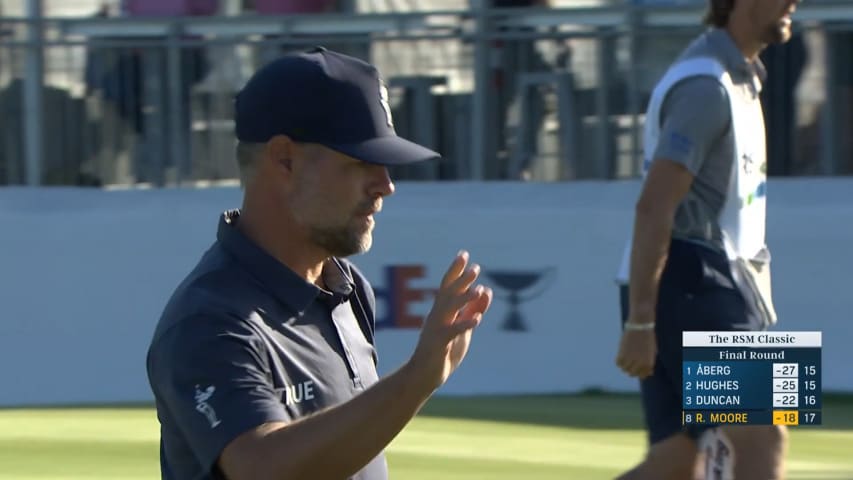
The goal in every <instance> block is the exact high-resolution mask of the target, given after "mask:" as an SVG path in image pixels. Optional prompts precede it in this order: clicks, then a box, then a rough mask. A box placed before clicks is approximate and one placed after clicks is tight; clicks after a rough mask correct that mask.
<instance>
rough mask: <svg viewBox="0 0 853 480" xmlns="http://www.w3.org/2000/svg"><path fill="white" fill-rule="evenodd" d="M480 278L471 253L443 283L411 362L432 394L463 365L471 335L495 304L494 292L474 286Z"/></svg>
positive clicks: (462, 255)
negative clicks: (493, 300) (471, 261)
mask: <svg viewBox="0 0 853 480" xmlns="http://www.w3.org/2000/svg"><path fill="white" fill-rule="evenodd" d="M479 275H480V266H479V265H477V264H470V265H469V261H468V252H465V251H462V252H459V253H458V254H457V255H456V258H455V259H454V260H453V263H451V264H450V267H449V268H448V269H447V272H445V274H444V277H443V278H442V279H441V285H440V286H439V288H438V291H437V292H436V295H435V300H434V301H433V305H432V309H431V310H430V312H429V314H428V315H427V317H426V319H425V320H424V325H423V328H422V329H421V334H420V338H419V340H418V345H417V347H415V352H414V354H413V355H412V359H411V361H410V363H411V364H412V365H413V367H414V368H415V369H416V370H417V371H418V375H424V377H423V380H424V381H425V382H426V387H427V388H429V389H430V391H432V390H435V389H436V388H438V387H439V386H441V385H442V384H444V382H446V381H447V379H448V378H449V377H450V375H451V374H452V373H453V372H454V371H455V370H456V368H457V367H458V366H459V364H460V363H462V359H463V358H465V354H466V353H467V352H468V346H469V345H470V344H471V334H472V333H473V331H474V328H476V327H477V326H478V325H479V324H480V322H481V321H482V319H483V314H485V313H486V310H488V309H489V305H490V304H491V303H492V290H491V289H490V288H488V287H485V286H483V285H474V282H475V281H476V280H477V277H478V276H479Z"/></svg>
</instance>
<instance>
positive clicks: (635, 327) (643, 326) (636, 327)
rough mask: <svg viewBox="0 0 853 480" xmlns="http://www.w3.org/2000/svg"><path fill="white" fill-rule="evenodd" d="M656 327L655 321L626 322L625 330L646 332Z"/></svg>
mask: <svg viewBox="0 0 853 480" xmlns="http://www.w3.org/2000/svg"><path fill="white" fill-rule="evenodd" d="M654 329H655V323H654V322H651V323H630V322H629V323H626V324H625V330H628V331H634V332H645V331H649V330H654Z"/></svg>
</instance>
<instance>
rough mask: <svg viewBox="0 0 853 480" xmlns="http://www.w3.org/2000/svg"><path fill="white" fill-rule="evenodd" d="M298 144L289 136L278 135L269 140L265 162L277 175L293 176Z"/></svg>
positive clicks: (265, 151)
mask: <svg viewBox="0 0 853 480" xmlns="http://www.w3.org/2000/svg"><path fill="white" fill-rule="evenodd" d="M297 148H298V147H297V145H296V143H295V142H294V141H293V140H292V139H291V138H290V137H288V136H287V135H276V136H274V137H272V138H271V139H269V141H268V142H267V146H266V149H265V150H264V162H267V163H268V166H269V167H272V169H271V171H273V172H276V173H277V174H284V175H287V176H290V175H292V174H293V167H294V154H295V153H296V149H297Z"/></svg>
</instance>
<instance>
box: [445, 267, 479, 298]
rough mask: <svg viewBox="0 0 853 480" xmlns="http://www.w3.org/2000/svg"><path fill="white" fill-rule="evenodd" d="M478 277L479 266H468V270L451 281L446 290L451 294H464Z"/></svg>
mask: <svg viewBox="0 0 853 480" xmlns="http://www.w3.org/2000/svg"><path fill="white" fill-rule="evenodd" d="M479 276H480V266H479V265H477V264H476V263H474V264H472V265H469V266H468V268H466V269H465V271H464V272H462V274H461V275H459V277H458V278H456V280H454V281H452V282H451V283H450V284H448V286H447V289H448V290H450V291H451V292H454V293H455V292H464V291H465V290H467V289H468V288H470V287H471V285H472V284H473V283H474V281H475V280H477V277H479Z"/></svg>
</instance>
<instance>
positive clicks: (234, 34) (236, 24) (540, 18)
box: [0, 0, 853, 185]
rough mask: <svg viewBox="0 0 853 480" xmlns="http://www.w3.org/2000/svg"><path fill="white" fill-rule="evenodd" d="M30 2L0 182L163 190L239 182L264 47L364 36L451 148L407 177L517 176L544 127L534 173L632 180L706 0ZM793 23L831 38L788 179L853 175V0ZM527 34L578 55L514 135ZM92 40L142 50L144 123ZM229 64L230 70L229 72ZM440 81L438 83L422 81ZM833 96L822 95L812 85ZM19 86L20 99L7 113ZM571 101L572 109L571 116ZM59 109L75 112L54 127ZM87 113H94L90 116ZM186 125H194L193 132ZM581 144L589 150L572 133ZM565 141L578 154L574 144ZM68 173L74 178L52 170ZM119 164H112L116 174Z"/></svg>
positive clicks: (7, 57) (417, 124)
mask: <svg viewBox="0 0 853 480" xmlns="http://www.w3.org/2000/svg"><path fill="white" fill-rule="evenodd" d="M31 3H34V4H37V3H38V2H31ZM30 13H31V15H30V18H2V19H0V35H2V36H0V39H2V44H0V88H7V87H10V86H13V85H17V86H18V87H19V88H20V90H11V89H9V88H7V90H6V91H7V93H9V97H8V98H5V100H4V98H3V97H2V96H0V122H2V125H4V126H5V125H12V126H17V127H18V128H17V129H13V131H12V132H11V133H10V132H6V133H5V134H4V136H3V137H0V184H4V183H12V184H13V183H21V184H28V185H40V184H45V183H48V184H56V183H58V184H69V183H71V184H73V183H77V182H78V181H79V180H80V179H79V177H80V175H79V174H80V173H81V172H80V170H81V169H82V170H87V171H88V172H89V173H91V174H92V175H93V176H95V177H97V178H96V181H95V182H94V183H96V184H121V183H140V181H145V182H148V183H152V184H155V185H167V184H182V183H185V182H188V181H198V180H227V179H234V178H236V174H235V173H236V172H235V171H234V169H233V166H230V167H229V166H228V165H229V164H233V161H232V154H231V151H230V149H229V148H226V147H228V146H229V145H230V144H229V134H230V131H231V129H232V128H233V124H232V123H231V118H230V106H229V102H230V98H231V96H232V95H233V93H234V91H236V89H237V88H239V84H240V81H242V80H245V78H246V76H247V75H248V74H250V73H251V71H252V70H253V69H254V68H255V67H256V65H257V64H258V63H260V62H261V61H263V59H264V58H269V54H264V53H263V52H264V51H265V50H272V53H271V54H272V55H274V54H277V53H278V52H280V49H281V48H287V47H292V48H297V47H301V46H307V45H309V44H330V45H333V46H338V45H340V46H344V48H349V47H352V48H353V50H354V51H355V52H356V53H355V54H361V55H362V56H365V57H368V58H370V59H371V60H372V61H373V62H374V63H376V64H377V65H378V66H379V67H380V69H381V70H382V71H383V72H384V73H385V75H386V76H387V77H389V80H390V83H392V84H393V85H398V86H401V88H400V89H398V90H400V91H399V92H398V93H397V102H396V105H398V110H399V111H398V112H395V113H397V114H398V116H396V117H395V118H397V119H402V120H401V121H400V127H399V129H400V130H403V131H402V132H401V134H406V135H408V136H410V137H420V138H425V139H427V141H429V142H433V143H434V144H433V145H431V146H433V147H435V148H439V149H441V150H443V151H445V152H446V153H447V156H448V157H449V161H448V162H446V163H444V164H442V165H439V166H436V167H430V168H427V169H423V168H421V169H419V170H410V171H401V172H400V174H401V176H402V177H403V178H421V179H452V178H464V179H502V178H507V174H508V172H509V171H516V170H518V161H517V159H516V160H512V161H511V160H510V158H509V157H512V152H510V153H509V154H508V153H507V152H506V151H505V150H506V149H510V150H511V149H512V148H516V147H517V145H516V146H515V147H513V141H512V140H511V139H510V140H507V137H511V136H513V135H515V136H523V135H525V132H527V133H530V132H529V130H530V129H535V130H536V132H533V133H536V134H537V135H538V136H537V138H536V142H538V144H540V146H547V145H551V147H553V148H552V150H555V151H556V153H554V152H550V153H549V152H544V153H543V152H541V151H540V152H537V154H536V156H537V157H538V158H539V159H540V160H541V158H545V157H549V155H550V160H549V161H550V163H548V162H544V161H543V162H544V163H543V162H540V163H542V164H543V165H544V164H546V163H547V164H548V165H551V167H552V168H550V169H549V168H545V167H542V168H540V169H539V174H538V176H537V175H535V174H534V175H533V178H539V179H544V180H563V179H575V178H619V177H630V176H634V175H636V174H637V173H638V171H639V165H640V163H641V159H640V152H641V149H642V139H641V134H640V132H641V128H642V122H643V115H642V113H643V110H644V107H645V101H646V97H647V94H648V90H649V81H650V80H649V79H653V78H655V76H656V75H659V74H660V73H661V69H662V68H663V67H664V66H665V65H666V63H667V60H668V59H667V58H658V57H653V56H650V55H651V54H650V52H649V51H648V50H649V49H652V47H649V46H644V45H646V42H648V41H649V40H650V39H657V40H656V41H657V42H658V44H660V41H661V38H662V37H663V38H664V39H666V38H669V37H671V38H672V40H670V43H672V44H673V48H674V50H673V51H675V50H678V49H680V48H681V47H683V46H684V42H686V41H687V40H688V39H689V37H690V36H691V35H694V34H695V33H697V32H699V31H700V29H701V26H700V25H699V19H700V18H701V16H702V13H703V12H702V9H701V8H698V7H695V6H681V7H659V6H658V7H632V6H609V7H596V8H555V9H543V8H525V9H511V10H508V9H488V8H474V9H470V10H458V11H428V12H407V13H369V14H357V15H353V14H333V13H330V14H323V15H293V16H283V17H261V16H255V15H242V16H228V17H224V16H223V17H205V18H169V19H159V18H144V19H143V18H43V17H41V16H40V12H39V11H37V10H34V11H32V12H30ZM796 18H797V20H798V22H799V23H798V27H799V28H801V29H802V30H803V31H805V32H809V33H813V34H814V35H815V37H814V38H815V39H816V41H817V43H816V44H815V45H817V44H820V43H821V42H824V45H823V47H822V49H821V50H819V51H816V52H814V53H815V54H814V55H813V61H812V62H811V63H810V66H809V68H812V69H814V68H819V69H820V71H819V72H817V73H815V72H811V74H810V76H809V78H810V82H811V83H810V84H809V85H810V86H812V87H815V86H816V87H817V88H812V90H810V91H809V92H806V93H807V94H808V95H806V97H807V98H808V100H807V101H806V103H808V104H809V105H808V106H811V107H815V108H817V107H819V111H818V112H817V113H815V115H816V117H815V118H816V119H817V120H820V121H819V122H817V123H818V124H819V125H818V126H817V127H816V128H817V130H818V133H816V134H815V135H817V138H818V141H816V143H817V147H815V149H814V150H813V153H812V154H811V155H812V156H811V157H809V162H810V163H809V166H808V167H804V168H803V169H801V172H798V171H797V169H796V168H792V169H790V171H787V172H783V173H784V174H792V173H816V174H840V173H853V159H851V158H850V156H851V155H853V153H851V152H853V150H851V148H850V147H849V146H848V143H849V137H850V136H849V124H848V125H847V126H846V130H845V127H844V122H843V121H842V120H843V119H845V118H853V113H850V112H847V111H846V110H844V109H847V108H848V105H847V104H846V103H845V102H851V103H850V108H853V100H851V98H853V87H850V86H848V85H846V84H842V85H839V82H838V81H837V79H836V78H835V76H834V74H835V72H837V71H838V69H839V68H842V67H843V65H840V64H839V63H843V62H839V61H837V60H833V59H832V58H831V55H830V54H831V53H832V52H831V47H832V46H831V45H830V46H827V45H826V44H825V42H826V41H827V38H828V35H831V34H834V33H836V32H853V5H851V4H850V2H849V1H846V0H837V1H836V0H827V1H823V2H807V3H804V4H801V5H800V6H799V7H798V12H797V14H796ZM513 42H535V46H536V49H537V51H538V52H539V53H540V54H543V55H544V56H549V55H550V56H552V57H559V56H560V55H561V54H562V53H565V51H564V47H565V45H566V43H565V42H570V43H571V45H572V50H571V59H570V61H569V63H568V64H567V65H556V64H553V63H552V65H551V68H552V69H553V70H555V71H556V73H558V74H566V73H567V74H569V75H570V77H571V82H570V84H571V85H572V86H573V88H574V92H573V95H574V98H573V99H572V101H564V100H565V98H563V99H562V100H561V99H560V98H556V100H554V99H553V98H554V97H558V96H559V95H557V92H558V91H562V92H565V91H566V90H565V88H564V87H560V88H556V87H555V88H552V89H551V90H547V85H546V87H543V88H545V92H544V93H542V95H544V96H546V97H548V98H546V100H545V101H544V104H545V109H546V110H548V109H549V107H548V104H549V101H550V102H551V103H552V104H553V106H551V107H550V110H555V109H556V111H551V112H550V117H549V113H548V112H547V111H546V113H544V114H542V115H541V117H542V118H545V117H548V118H545V120H546V121H545V122H544V127H538V126H536V125H535V123H536V122H535V121H534V119H532V118H531V114H529V113H526V112H521V115H518V116H519V118H518V119H517V120H515V121H514V122H513V123H514V125H515V127H516V128H515V130H514V131H513V132H514V133H506V130H507V129H506V125H504V116H503V114H502V112H501V110H502V109H503V108H505V107H506V109H507V111H509V110H510V109H509V107H507V106H506V105H504V106H499V105H496V99H498V98H501V97H502V96H503V97H507V98H512V97H513V96H515V94H516V93H517V92H509V94H508V95H504V94H502V93H501V92H500V91H498V90H499V89H500V88H502V87H501V82H500V81H498V80H496V78H497V76H496V69H497V68H499V65H496V63H495V59H496V55H499V54H500V49H501V48H503V47H504V46H506V45H509V44H512V43H513ZM430 46H441V48H430ZM199 47H200V48H203V49H204V50H205V51H206V52H207V53H206V55H207V59H208V63H209V64H210V67H209V72H208V73H207V74H206V77H205V78H204V80H199V81H198V82H196V84H194V85H193V86H192V88H191V89H190V91H186V90H187V89H186V87H185V86H186V85H187V83H188V79H187V78H185V77H186V76H187V70H186V68H185V65H184V62H185V58H184V56H183V55H184V53H186V52H188V51H191V50H192V49H194V48H195V49H198V48H199ZM93 52H112V54H117V55H118V56H119V57H121V54H123V53H126V52H134V54H139V56H138V58H137V57H134V58H136V59H137V61H139V65H140V68H142V70H143V71H142V72H141V79H142V80H141V83H142V85H141V86H138V88H139V89H140V92H139V95H140V96H141V97H144V98H143V99H135V100H134V101H135V102H138V103H139V105H137V114H138V115H139V116H140V117H141V118H142V120H141V121H140V122H139V123H141V124H143V127H140V129H139V130H140V131H135V132H132V134H130V135H128V134H127V132H126V131H125V132H124V133H122V132H121V131H118V132H113V133H110V134H106V133H104V132H105V131H106V130H109V129H112V128H114V127H115V128H118V127H117V126H116V125H117V124H119V123H127V122H129V121H130V120H128V119H127V118H126V116H125V118H120V119H119V120H120V121H118V120H117V121H116V122H113V120H115V119H116V118H118V117H121V115H119V116H116V115H114V114H113V116H112V117H111V116H110V115H109V114H107V113H104V109H105V108H106V107H105V106H104V104H103V102H102V100H103V99H102V98H101V99H99V98H92V97H98V95H97V94H93V93H92V91H91V85H89V84H87V80H88V79H89V78H88V77H87V74H90V73H91V72H90V71H87V61H86V60H87V57H89V56H90V54H92V53H93ZM431 52H438V53H435V54H432V53H431ZM448 54H455V57H453V58H449V57H447V55H448ZM265 55H266V56H265ZM660 56H663V55H662V54H661V55H660ZM670 56H671V55H670ZM89 59H90V60H91V57H90V58H89ZM818 60H820V61H818ZM107 63H109V62H107ZM224 63H229V64H232V67H231V69H230V70H228V69H224V67H221V64H224ZM848 63H849V62H848ZM222 70H228V71H229V72H231V73H230V77H229V74H228V73H223V71H222ZM235 72H236V73H235ZM525 73H527V72H524V71H511V72H503V74H504V75H506V74H509V75H516V74H517V75H519V76H520V75H522V74H525ZM220 77H228V78H220ZM434 78H439V79H442V80H438V81H432V80H429V81H424V79H434ZM554 78H563V77H562V76H560V75H557V76H555V77H554ZM546 80H547V78H546ZM561 81H562V80H561ZM537 82H538V81H537ZM199 83H201V84H202V85H199ZM528 83H529V82H528ZM544 83H547V81H545V82H544ZM525 85H526V83H525ZM42 86H47V87H51V88H52V89H53V90H48V89H46V88H42ZM848 87H849V88H848ZM537 88H538V87H537ZM820 90H823V91H822V95H818V96H817V97H815V96H814V95H817V93H815V92H817V91H820ZM19 91H20V92H21V93H20V99H19V100H20V105H18V107H19V108H17V107H10V106H9V105H10V102H12V103H14V101H15V95H17V94H18V92H19ZM57 91H59V94H57ZM425 92H426V94H429V95H432V96H433V97H435V100H434V102H435V103H434V104H432V105H429V104H428V102H425V100H424V98H425V96H424V95H425ZM504 93H505V92H504ZM520 93H521V94H525V92H524V91H520ZM540 93H541V92H540ZM57 95H59V96H57ZM563 95H565V93H564V94H563ZM53 96H56V97H57V98H60V97H61V98H66V97H67V100H63V103H61V105H63V107H61V110H60V109H57V108H55V107H56V106H57V103H56V101H54V100H53ZM818 97H820V98H818ZM839 98H843V99H844V100H843V101H838V99H839ZM548 99H551V100H548ZM57 101H58V100H57ZM4 102H5V103H4ZM67 102H71V103H73V104H75V105H78V106H79V105H80V104H81V103H82V107H81V108H77V107H74V108H70V107H69V108H66V107H65V106H64V105H66V104H67ZM522 103H523V102H522ZM800 103H801V104H802V103H803V102H802V101H800ZM3 105H6V106H5V107H4V106H3ZM152 105H153V106H152ZM198 105H202V106H201V107H199V106H198ZM425 105H426V106H425ZM179 106H180V107H181V108H178V107H179ZM183 106H186V108H183ZM566 108H571V109H574V111H569V112H565V111H562V110H565V109H566ZM119 110H121V108H119ZM522 110H525V111H526V110H529V109H528V108H522ZM842 110H843V111H842ZM79 111H82V116H79V115H78V113H79ZM60 112H61V113H62V114H63V115H65V116H66V117H67V118H66V121H54V122H52V121H51V119H52V118H54V117H56V115H58V114H60ZM69 112H75V113H69ZM93 112H95V113H93ZM125 113H126V112H125ZM185 117H188V118H185ZM561 118H562V119H566V118H570V119H574V122H573V128H572V129H571V131H569V130H567V129H566V128H564V127H565V126H559V127H557V128H551V127H549V125H550V123H549V122H550V120H549V119H552V120H555V121H556V122H557V123H559V119H561ZM77 119H83V121H84V123H86V125H85V128H83V127H84V126H82V125H79V124H78V123H80V122H77V121H76V120H77ZM540 120H541V118H540ZM90 123H91V125H90ZM113 123H115V125H114V124H113ZM185 124H187V125H189V128H187V129H184V128H183V127H182V126H183V125H185ZM49 125H57V126H58V127H57V128H59V129H62V128H64V127H67V126H69V125H70V126H73V127H74V130H73V132H71V133H69V132H58V131H56V128H50V127H47V126H49ZM125 130H127V128H125ZM130 130H133V129H132V128H130ZM92 132H94V133H92ZM423 132H427V133H425V134H424V133H423ZM543 132H544V133H543ZM549 132H550V133H549ZM567 132H568V133H567ZM845 132H846V133H845ZM549 135H550V136H549ZM58 136H62V137H72V138H65V139H64V140H63V141H62V142H63V143H62V145H61V148H59V150H63V149H65V150H64V151H66V152H70V151H71V150H73V151H74V152H77V153H75V154H74V155H73V156H74V157H75V158H78V159H79V161H77V162H76V163H74V162H70V163H71V167H70V171H65V172H64V173H63V169H66V170H67V169H68V167H67V166H63V164H62V162H63V158H59V159H56V158H53V157H54V153H53V151H52V150H51V149H53V150H55V149H56V148H57V146H56V145H55V143H57V142H58V140H54V138H56V137H58ZM78 136H79V137H80V138H76V137H78ZM90 136H91V137H92V138H94V140H92V139H91V138H89V137H90ZM128 137H132V138H131V139H130V140H127V138H128ZM197 137H204V140H199V138H197ZM567 139H574V140H573V142H580V143H582V145H566V144H565V143H566V141H567ZM205 142H206V143H205ZM845 142H846V143H845ZM51 143H54V145H51ZM516 143H517V142H516ZM522 143H523V142H522ZM105 144H110V145H111V147H109V148H107V147H105ZM67 145H73V146H67ZM507 145H509V146H507ZM567 149H571V152H572V154H571V155H568V154H565V152H566V151H568V150H567ZM502 150H504V151H502ZM540 150H541V149H540ZM516 153H517V152H516ZM804 155H805V156H806V157H808V156H809V154H804ZM66 156H67V157H69V158H70V157H71V156H72V155H71V154H70V153H68V154H67V155H63V157H66ZM122 156H123V157H124V158H125V163H128V164H134V163H140V162H142V163H146V164H148V167H147V168H148V169H149V171H153V172H154V173H153V174H150V175H148V176H144V175H139V174H137V173H133V172H130V173H128V172H125V174H123V175H120V174H117V173H115V172H114V171H115V170H116V169H117V168H118V167H116V165H115V163H116V162H118V161H119V160H118V159H119V158H121V157H122ZM93 159H94V160H93ZM569 159H570V160H569ZM51 162H59V163H60V165H59V166H57V165H55V164H51ZM569 163H571V164H569ZM220 167H221V168H220ZM546 167H547V165H546ZM56 168H59V171H60V173H58V174H53V175H52V174H51V173H50V172H53V171H55V169H56ZM133 168H134V167H132V166H130V167H125V170H133ZM532 168H533V169H534V170H535V169H536V168H538V167H536V166H535V165H534V167H532ZM106 170H112V171H113V173H104V172H105V171H106ZM168 172H171V173H168ZM149 173H150V172H149ZM528 173H529V172H528ZM142 177H145V178H142Z"/></svg>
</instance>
